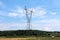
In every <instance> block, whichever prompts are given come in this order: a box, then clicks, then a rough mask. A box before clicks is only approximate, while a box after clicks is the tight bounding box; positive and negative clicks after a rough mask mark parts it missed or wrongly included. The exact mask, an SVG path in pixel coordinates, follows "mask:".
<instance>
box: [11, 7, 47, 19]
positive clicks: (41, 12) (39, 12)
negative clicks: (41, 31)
mask: <svg viewBox="0 0 60 40" xmlns="http://www.w3.org/2000/svg"><path fill="white" fill-rule="evenodd" d="M31 10H32V11H33V14H32V16H33V17H41V18H43V17H45V14H46V10H45V9H44V8H42V7H36V8H28V13H30V11H31ZM12 12H13V13H15V14H18V16H21V17H22V16H25V14H26V13H25V11H24V9H23V8H21V7H17V8H16V9H15V10H12ZM15 14H14V15H15ZM12 15H13V14H12ZM14 15H13V16H14Z"/></svg>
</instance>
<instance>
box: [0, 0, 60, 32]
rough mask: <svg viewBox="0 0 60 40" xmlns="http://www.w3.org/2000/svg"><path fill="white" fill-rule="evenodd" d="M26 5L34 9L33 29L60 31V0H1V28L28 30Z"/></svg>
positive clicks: (29, 8)
mask: <svg viewBox="0 0 60 40" xmlns="http://www.w3.org/2000/svg"><path fill="white" fill-rule="evenodd" d="M25 6H26V7H27V9H28V10H33V13H32V20H31V27H30V28H31V29H34V30H44V31H60V0H0V30H1V31H2V30H22V29H24V30H26V29H27V28H28V27H27V19H26V13H25V10H24V8H25ZM28 13H30V12H29V11H28Z"/></svg>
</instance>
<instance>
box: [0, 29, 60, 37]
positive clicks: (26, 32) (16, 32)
mask: <svg viewBox="0 0 60 40" xmlns="http://www.w3.org/2000/svg"><path fill="white" fill-rule="evenodd" d="M0 36H5V37H7V36H19V37H20V36H48V37H49V36H58V37H59V36H60V32H57V31H55V32H49V31H40V30H10V31H0Z"/></svg>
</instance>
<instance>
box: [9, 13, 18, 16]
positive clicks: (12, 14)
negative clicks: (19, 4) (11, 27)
mask: <svg viewBox="0 0 60 40" xmlns="http://www.w3.org/2000/svg"><path fill="white" fill-rule="evenodd" d="M17 15H18V14H17V13H9V14H8V16H13V17H15V16H17Z"/></svg>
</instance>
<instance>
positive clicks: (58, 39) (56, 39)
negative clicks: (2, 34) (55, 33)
mask: <svg viewBox="0 0 60 40" xmlns="http://www.w3.org/2000/svg"><path fill="white" fill-rule="evenodd" d="M0 40H60V37H54V38H52V37H25V38H23V37H22V38H0Z"/></svg>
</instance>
